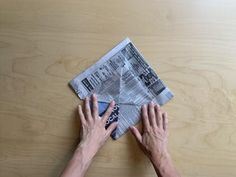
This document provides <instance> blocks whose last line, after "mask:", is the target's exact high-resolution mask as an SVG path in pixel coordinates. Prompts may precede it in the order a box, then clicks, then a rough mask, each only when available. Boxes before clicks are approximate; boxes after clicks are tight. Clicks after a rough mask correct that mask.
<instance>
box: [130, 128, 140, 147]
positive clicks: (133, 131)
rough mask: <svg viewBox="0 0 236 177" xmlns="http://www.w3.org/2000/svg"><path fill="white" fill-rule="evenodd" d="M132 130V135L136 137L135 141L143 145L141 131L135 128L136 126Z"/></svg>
mask: <svg viewBox="0 0 236 177" xmlns="http://www.w3.org/2000/svg"><path fill="white" fill-rule="evenodd" d="M130 130H131V132H132V134H133V135H134V137H135V139H136V140H137V141H138V142H139V143H141V142H142V135H141V134H140V132H139V130H138V129H137V128H136V127H134V126H131V127H130Z"/></svg>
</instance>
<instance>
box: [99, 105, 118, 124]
mask: <svg viewBox="0 0 236 177" xmlns="http://www.w3.org/2000/svg"><path fill="white" fill-rule="evenodd" d="M114 105H115V101H112V102H110V104H109V106H108V108H107V110H106V112H105V113H104V115H103V116H102V117H103V118H102V119H103V121H104V123H106V121H107V119H108V118H109V116H110V115H111V113H112V110H113V107H114Z"/></svg>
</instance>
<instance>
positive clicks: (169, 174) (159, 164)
mask: <svg viewBox="0 0 236 177" xmlns="http://www.w3.org/2000/svg"><path fill="white" fill-rule="evenodd" d="M151 162H152V164H153V167H154V169H155V171H156V173H157V176H158V177H180V176H179V175H178V173H177V171H176V169H175V167H174V165H173V163H172V160H171V158H170V156H169V154H166V155H163V156H162V157H161V159H158V160H157V159H156V158H155V157H154V158H152V159H151Z"/></svg>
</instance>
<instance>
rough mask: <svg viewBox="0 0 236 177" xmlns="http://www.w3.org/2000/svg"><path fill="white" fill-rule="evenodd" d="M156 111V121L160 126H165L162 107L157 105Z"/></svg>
mask: <svg viewBox="0 0 236 177" xmlns="http://www.w3.org/2000/svg"><path fill="white" fill-rule="evenodd" d="M155 113H156V122H157V126H158V127H159V128H162V127H163V124H162V112H161V108H160V106H159V105H155Z"/></svg>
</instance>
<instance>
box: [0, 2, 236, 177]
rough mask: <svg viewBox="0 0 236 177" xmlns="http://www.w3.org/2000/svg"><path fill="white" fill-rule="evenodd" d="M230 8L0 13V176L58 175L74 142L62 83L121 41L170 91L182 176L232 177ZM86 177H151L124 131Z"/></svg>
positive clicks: (235, 146) (235, 89)
mask: <svg viewBox="0 0 236 177" xmlns="http://www.w3.org/2000/svg"><path fill="white" fill-rule="evenodd" d="M235 9H236V2H235V1H234V0H226V1H223V0H217V1H210V0H200V1H195V0H172V1H169V0H160V1H157V0H150V1H142V0H130V1H127V0H119V1H109V0H104V1H101V0H86V1H82V0H64V1H62V0H58V1H56V0H40V1H30V0H21V1H16V0H12V1H8V0H5V1H4V0H3V1H1V5H0V84H1V85H0V176H1V177H20V176H22V177H52V176H58V175H59V174H60V172H61V170H62V169H63V167H64V166H65V164H66V163H67V161H68V159H69V158H70V156H71V154H72V152H73V149H74V148H75V146H76V143H77V141H78V130H79V128H78V122H77V120H76V114H75V109H76V106H77V104H78V103H80V101H79V99H78V98H77V97H76V95H75V94H74V93H73V92H72V90H71V89H70V88H69V87H68V81H69V80H70V79H71V78H73V77H74V76H75V75H76V74H78V73H80V72H81V71H83V70H84V69H86V68H87V67H88V66H90V65H92V64H93V63H95V62H96V61H97V59H98V58H99V57H101V56H102V55H103V54H105V53H106V52H107V51H109V50H110V49H111V48H112V47H113V46H114V45H116V44H117V43H118V42H120V41H121V40H123V39H124V38H125V37H127V36H128V37H130V38H131V40H133V42H134V43H135V44H136V46H137V47H138V48H139V49H140V51H141V52H142V53H143V55H144V56H145V58H146V59H147V61H148V63H149V64H150V65H152V66H153V68H154V69H155V70H156V72H157V73H158V74H159V75H160V77H161V78H162V79H163V80H164V81H165V82H166V84H167V85H168V86H169V87H170V88H171V90H173V92H174V94H175V98H174V99H173V100H172V101H171V102H169V103H168V104H167V105H165V106H164V109H165V110H166V111H167V112H168V113H169V119H170V120H169V132H170V136H169V151H170V152H171V154H172V158H173V160H174V163H175V165H176V167H177V169H178V171H179V172H180V173H181V174H182V176H183V177H198V176H199V177H213V176H214V177H232V176H236V11H235ZM87 176H88V177H110V176H113V177H120V176H123V177H133V176H137V177H149V176H150V177H151V176H155V175H154V170H153V168H152V166H151V164H150V162H149V161H148V159H147V158H146V157H145V156H144V155H143V154H142V153H141V151H140V150H139V149H138V147H137V146H136V143H135V141H134V139H133V137H132V136H131V135H130V133H127V134H126V135H125V136H123V137H122V138H120V139H119V140H117V141H112V140H109V142H108V143H107V144H106V145H105V147H104V148H103V149H102V150H101V151H100V152H99V154H98V155H97V156H96V158H95V160H94V162H93V164H92V166H91V167H90V169H89V172H88V175H87Z"/></svg>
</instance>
